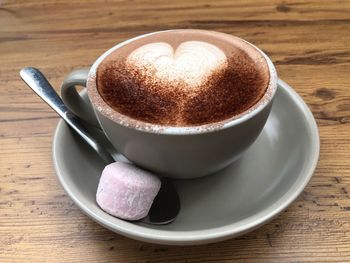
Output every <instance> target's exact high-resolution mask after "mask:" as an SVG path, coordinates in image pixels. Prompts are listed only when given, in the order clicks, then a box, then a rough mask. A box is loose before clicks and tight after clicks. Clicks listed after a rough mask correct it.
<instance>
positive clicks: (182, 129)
mask: <svg viewBox="0 0 350 263" xmlns="http://www.w3.org/2000/svg"><path fill="white" fill-rule="evenodd" d="M184 30H196V31H210V30H199V29H171V30H161V31H156V32H152V33H146V34H142V35H139V36H136V37H133V38H131V39H128V40H125V41H123V42H121V43H119V44H117V45H115V46H113V47H112V48H110V49H108V50H107V51H105V52H104V53H103V54H102V55H101V56H100V57H99V58H98V59H97V60H96V61H95V62H94V63H93V65H92V66H91V68H90V70H89V73H88V77H87V93H88V96H89V99H90V101H91V104H92V105H93V109H94V111H95V112H96V113H97V112H98V113H100V114H101V115H103V116H104V117H106V118H107V119H109V120H111V121H113V122H115V123H118V124H119V125H121V126H124V127H128V128H132V129H135V130H138V131H142V132H146V133H156V134H166V135H190V134H202V133H208V132H212V131H217V130H224V129H227V128H230V127H232V126H236V125H238V124H240V123H242V122H245V121H247V120H249V119H251V118H253V117H254V116H255V115H257V114H259V113H260V112H261V111H262V110H263V109H265V108H266V107H267V106H268V105H269V103H270V102H271V101H272V100H273V98H274V96H275V94H276V90H277V80H278V78H277V72H276V68H275V66H274V65H273V63H272V61H271V60H270V58H269V57H268V56H267V55H266V54H265V53H264V52H263V51H262V50H260V49H259V48H258V47H256V46H255V45H253V44H251V43H250V42H248V41H246V40H244V39H242V38H239V37H237V36H234V35H231V36H233V37H235V38H237V39H239V40H241V41H243V42H245V43H246V44H248V45H250V46H252V47H253V48H254V49H255V50H257V51H258V52H259V53H260V54H261V55H262V57H263V58H264V59H265V60H266V63H267V66H268V70H269V83H268V86H267V89H266V91H265V93H264V95H263V97H262V98H260V100H259V101H258V102H257V103H256V104H255V105H253V106H252V107H250V108H249V109H247V110H245V111H243V112H241V113H239V114H237V115H234V116H232V117H230V118H227V119H224V120H221V121H218V122H212V123H209V124H203V125H196V126H168V125H160V124H153V123H148V122H144V121H141V120H137V119H134V118H131V117H129V116H127V115H124V114H122V113H120V112H117V111H115V110H114V109H112V108H111V107H110V106H109V105H108V104H107V103H106V102H105V101H104V100H103V98H102V97H101V96H100V94H99V92H98V90H97V85H96V71H97V68H98V66H99V65H100V63H101V62H102V61H103V60H104V59H105V58H106V57H107V56H108V55H109V54H111V53H112V52H114V51H115V50H117V49H118V48H120V47H122V46H124V45H127V44H129V43H131V42H133V41H135V40H138V39H141V38H145V37H147V36H151V35H154V34H159V33H162V32H170V31H184ZM215 32H217V31H215ZM217 33H220V34H225V33H221V32H217ZM95 102H96V104H99V105H103V106H102V107H101V106H100V107H96V106H95Z"/></svg>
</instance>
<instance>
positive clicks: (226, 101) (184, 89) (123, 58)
mask: <svg viewBox="0 0 350 263" xmlns="http://www.w3.org/2000/svg"><path fill="white" fill-rule="evenodd" d="M96 74H97V75H96V77H97V81H96V82H97V83H96V84H97V90H98V92H99V94H100V96H101V97H102V99H103V100H104V101H105V102H106V103H107V104H108V105H109V106H110V107H111V108H113V109H114V110H115V111H117V112H119V113H121V114H123V115H126V116H128V117H131V118H133V119H136V120H140V121H144V122H147V123H153V124H159V125H168V126H196V125H202V124H210V123H215V122H218V121H222V120H225V119H228V118H230V117H233V116H236V115H238V114H241V113H242V112H244V111H246V110H248V109H249V108H251V107H252V106H253V105H255V104H256V103H258V102H259V100H260V99H261V98H262V97H263V95H264V93H265V91H266V89H267V86H268V83H269V69H268V65H267V63H266V60H265V58H264V57H263V56H262V54H261V53H260V52H259V51H258V50H257V49H255V48H254V47H253V46H251V45H250V44H248V43H246V42H245V41H243V40H241V39H239V38H236V37H234V36H231V35H227V34H223V33H218V32H213V31H204V30H174V31H164V32H160V33H156V34H152V35H148V36H146V37H144V38H139V39H136V40H134V41H132V42H130V43H128V44H126V45H124V46H122V47H120V48H118V49H116V50H115V51H114V52H112V53H111V54H109V55H108V56H107V57H106V58H105V59H104V60H103V61H102V62H101V63H100V65H99V66H98V68H97V72H96Z"/></svg>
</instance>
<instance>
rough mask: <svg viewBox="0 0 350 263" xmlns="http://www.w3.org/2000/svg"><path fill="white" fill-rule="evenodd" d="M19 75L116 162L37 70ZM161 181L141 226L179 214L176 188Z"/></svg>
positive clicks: (103, 155)
mask: <svg viewBox="0 0 350 263" xmlns="http://www.w3.org/2000/svg"><path fill="white" fill-rule="evenodd" d="M20 75H21V78H22V79H23V81H24V82H25V83H27V85H28V86H29V87H30V88H31V89H32V90H33V91H34V92H35V93H36V94H37V95H39V97H40V98H42V99H43V100H44V101H45V102H46V103H47V104H48V105H50V107H51V108H52V109H53V110H54V111H56V112H57V113H58V115H59V116H61V118H62V119H63V120H64V121H65V122H66V123H67V124H68V125H69V126H70V127H71V128H72V129H73V130H74V131H75V132H76V133H77V134H78V135H80V137H81V138H82V139H83V140H84V141H85V142H86V143H87V144H88V145H90V146H91V148H92V149H94V150H95V151H96V153H97V154H98V155H99V156H100V157H101V159H103V160H104V161H105V162H106V163H107V164H110V163H112V162H114V161H115V160H114V159H113V157H112V156H111V154H110V153H109V152H108V151H107V150H106V149H105V148H104V147H102V146H101V144H100V143H99V142H98V141H97V140H96V138H94V137H93V136H91V133H90V132H89V130H88V129H87V128H86V127H85V126H84V124H83V121H82V120H81V119H79V117H77V116H76V115H75V114H74V113H73V112H71V111H70V110H69V109H68V108H67V107H66V105H65V104H64V103H63V101H62V100H61V98H60V97H59V96H58V94H57V93H56V91H55V90H54V89H53V87H52V86H51V84H50V83H49V82H48V80H47V79H46V78H45V76H44V75H43V74H42V73H41V72H40V71H39V70H38V69H36V68H32V67H28V68H23V69H22V70H21V71H20ZM161 181H162V186H161V188H160V190H159V193H158V195H157V196H156V198H155V199H154V202H153V204H152V207H151V209H150V211H149V214H148V216H147V217H145V218H143V219H141V220H140V221H141V222H144V223H147V224H152V225H163V224H168V223H170V222H172V221H174V219H175V218H176V216H177V214H178V213H179V211H180V199H179V196H178V194H177V192H176V190H175V188H174V187H173V185H172V184H171V182H170V181H169V180H167V179H165V178H161Z"/></svg>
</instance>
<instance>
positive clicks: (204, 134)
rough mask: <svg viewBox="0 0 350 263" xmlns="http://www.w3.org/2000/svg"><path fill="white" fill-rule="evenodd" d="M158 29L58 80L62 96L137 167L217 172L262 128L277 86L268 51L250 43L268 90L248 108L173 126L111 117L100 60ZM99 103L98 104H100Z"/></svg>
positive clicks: (187, 173) (166, 172)
mask: <svg viewBox="0 0 350 263" xmlns="http://www.w3.org/2000/svg"><path fill="white" fill-rule="evenodd" d="M180 30H186V29H180ZM161 32H162V31H160V32H154V33H150V34H145V35H141V36H138V37H135V38H132V39H130V40H127V41H124V42H122V43H120V44H118V45H116V46H114V47H112V48H111V49H109V50H108V51H106V52H105V53H104V54H103V55H102V56H100V57H99V58H98V59H97V60H96V62H95V63H94V64H93V65H92V67H91V68H90V69H80V70H76V71H74V72H72V73H71V74H70V75H69V76H68V77H67V78H66V79H65V80H64V82H63V84H62V88H61V93H62V99H63V101H64V102H65V103H66V104H67V106H68V107H69V108H70V109H71V110H72V111H73V112H74V113H76V114H77V115H78V116H80V117H81V118H82V119H83V120H85V121H86V122H88V123H90V124H93V125H95V126H98V127H101V128H102V130H103V131H104V133H105V134H106V136H107V138H108V139H109V140H110V142H111V143H112V144H113V146H114V147H115V148H116V149H117V150H118V152H120V153H121V154H123V155H124V156H125V157H127V158H128V159H129V160H130V161H132V162H134V163H135V164H136V165H138V166H140V167H143V168H145V169H148V170H150V171H153V172H155V173H157V174H159V175H163V176H167V177H172V178H179V179H185V178H195V177H200V176H205V175H208V174H212V173H215V172H217V171H219V170H221V169H223V168H225V167H226V166H228V165H229V164H231V163H232V162H234V161H235V160H237V159H238V158H239V157H240V156H241V155H242V154H243V152H244V151H245V150H246V149H248V147H249V146H250V145H252V143H253V142H254V141H255V140H256V138H257V137H258V136H259V134H260V132H261V131H262V129H263V127H264V125H265V123H266V120H267V117H268V116H269V113H270V110H271V106H272V102H273V98H274V95H275V92H276V89H277V73H276V70H275V67H274V65H273V63H272V62H271V60H270V59H269V58H268V57H267V55H266V54H264V53H263V52H262V51H261V50H260V49H258V48H257V47H255V46H253V45H252V44H250V43H248V44H250V45H251V46H253V47H254V48H255V49H256V50H257V51H258V52H260V53H261V55H262V56H263V57H264V58H265V59H266V62H267V65H268V68H269V74H270V79H269V84H268V87H267V90H266V92H265V94H264V96H263V98H261V99H260V100H259V102H258V103H257V104H256V105H254V106H253V107H251V108H250V109H248V110H247V111H246V112H244V113H243V114H240V115H239V116H233V117H232V118H229V119H226V120H223V121H220V122H215V123H210V124H206V125H200V126H193V127H187V126H186V127H175V126H174V127H172V126H161V125H156V124H150V123H145V122H142V121H139V120H135V119H132V118H130V117H128V116H125V115H122V114H120V113H119V115H120V116H122V118H111V117H110V116H109V115H108V114H106V112H108V111H114V112H115V110H113V109H112V108H110V107H109V105H108V104H106V103H104V101H103V99H102V98H101V97H100V95H99V93H98V91H97V88H96V70H97V67H98V65H99V64H100V63H101V62H102V61H103V60H104V59H105V58H106V57H107V56H108V55H109V54H111V53H112V52H114V51H115V50H117V49H118V48H120V47H122V46H124V45H127V44H129V43H131V42H133V41H135V40H137V39H140V38H145V37H147V36H149V35H152V34H159V33H161ZM76 85H81V86H86V87H87V91H88V96H89V99H90V103H88V104H87V103H85V102H84V101H83V100H82V99H81V97H80V95H79V93H78V92H77V90H76V89H75V86H76ZM97 101H98V103H97ZM97 104H98V105H101V104H102V105H103V108H104V110H101V108H100V106H99V107H97Z"/></svg>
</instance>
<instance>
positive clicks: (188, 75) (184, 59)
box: [126, 41, 227, 88]
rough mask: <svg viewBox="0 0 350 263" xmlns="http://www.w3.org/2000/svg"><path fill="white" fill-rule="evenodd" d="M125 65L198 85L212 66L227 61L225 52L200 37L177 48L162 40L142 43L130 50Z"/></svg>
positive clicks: (146, 72)
mask: <svg viewBox="0 0 350 263" xmlns="http://www.w3.org/2000/svg"><path fill="white" fill-rule="evenodd" d="M126 62H127V65H129V66H131V67H136V68H138V69H140V71H141V72H145V74H148V75H150V76H152V75H154V76H155V77H156V78H157V79H158V80H160V81H166V82H170V83H174V82H175V83H177V82H182V83H185V84H186V86H187V87H189V88H195V87H198V86H200V85H201V84H202V83H203V81H204V80H205V79H206V78H207V77H209V76H210V75H211V74H212V73H213V72H214V71H215V70H217V69H220V68H221V67H225V66H226V65H227V58H226V55H225V53H224V52H223V51H222V50H221V49H219V48H218V47H216V46H214V45H212V44H209V43H207V42H203V41H186V42H183V43H181V44H180V45H179V46H178V47H177V48H176V50H174V48H173V47H172V46H171V45H170V44H168V43H165V42H156V43H150V44H146V45H143V46H141V47H139V48H137V49H135V50H134V51H133V52H131V53H130V54H129V56H128V57H127V60H126Z"/></svg>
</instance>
